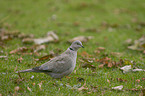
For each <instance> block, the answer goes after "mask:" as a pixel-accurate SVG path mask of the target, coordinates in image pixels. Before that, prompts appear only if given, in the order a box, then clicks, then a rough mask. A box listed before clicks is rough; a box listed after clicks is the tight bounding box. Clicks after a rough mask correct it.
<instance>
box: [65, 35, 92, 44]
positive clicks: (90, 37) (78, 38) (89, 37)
mask: <svg viewBox="0 0 145 96" xmlns="http://www.w3.org/2000/svg"><path fill="white" fill-rule="evenodd" d="M92 38H93V36H78V37H75V38H73V39H71V40H68V42H70V43H72V42H74V41H76V40H79V41H81V42H87V41H88V40H90V39H92Z"/></svg>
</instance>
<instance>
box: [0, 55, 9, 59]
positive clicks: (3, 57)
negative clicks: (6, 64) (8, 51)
mask: <svg viewBox="0 0 145 96" xmlns="http://www.w3.org/2000/svg"><path fill="white" fill-rule="evenodd" d="M0 59H5V60H7V59H8V57H7V56H0Z"/></svg>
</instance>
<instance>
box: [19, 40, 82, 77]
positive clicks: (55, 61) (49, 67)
mask: <svg viewBox="0 0 145 96" xmlns="http://www.w3.org/2000/svg"><path fill="white" fill-rule="evenodd" d="M79 48H84V46H83V45H82V42H81V41H79V40H76V41H74V42H73V43H72V44H71V45H70V47H68V49H67V50H66V51H65V52H63V53H62V54H60V55H58V56H56V57H54V58H52V59H51V60H50V61H48V62H46V63H44V64H42V65H40V66H38V67H34V68H32V69H26V70H21V71H17V73H25V72H37V73H45V74H48V75H50V76H51V77H52V78H55V79H61V78H63V77H64V76H68V75H69V74H71V73H72V72H73V70H74V68H75V66H76V59H77V51H78V49H79Z"/></svg>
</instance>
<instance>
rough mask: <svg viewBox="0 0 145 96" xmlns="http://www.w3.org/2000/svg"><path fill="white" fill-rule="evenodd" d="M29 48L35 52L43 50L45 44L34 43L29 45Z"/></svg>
mask: <svg viewBox="0 0 145 96" xmlns="http://www.w3.org/2000/svg"><path fill="white" fill-rule="evenodd" d="M31 49H32V51H33V52H34V53H36V52H39V51H41V50H45V49H46V46H45V45H34V46H32V47H31Z"/></svg>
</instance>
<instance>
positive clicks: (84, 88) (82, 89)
mask: <svg viewBox="0 0 145 96" xmlns="http://www.w3.org/2000/svg"><path fill="white" fill-rule="evenodd" d="M85 85H86V83H84V85H83V86H82V87H80V88H78V91H84V90H88V88H86V87H84V86H85Z"/></svg>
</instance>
